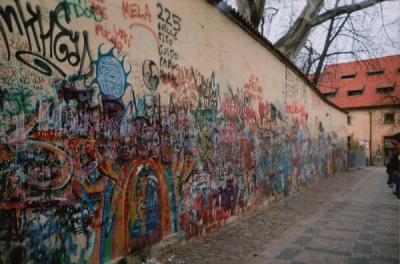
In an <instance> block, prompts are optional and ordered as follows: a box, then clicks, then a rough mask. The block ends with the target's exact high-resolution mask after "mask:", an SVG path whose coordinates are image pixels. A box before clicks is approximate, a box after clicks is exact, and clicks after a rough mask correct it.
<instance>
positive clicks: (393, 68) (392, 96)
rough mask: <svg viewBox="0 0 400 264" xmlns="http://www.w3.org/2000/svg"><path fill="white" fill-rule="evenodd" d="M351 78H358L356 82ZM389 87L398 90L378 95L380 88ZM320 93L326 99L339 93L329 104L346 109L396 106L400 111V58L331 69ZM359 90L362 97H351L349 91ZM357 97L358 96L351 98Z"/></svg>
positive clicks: (331, 67)
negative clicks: (329, 95) (328, 95)
mask: <svg viewBox="0 0 400 264" xmlns="http://www.w3.org/2000/svg"><path fill="white" fill-rule="evenodd" d="M382 70H383V73H381V74H380V73H379V72H380V71H382ZM374 72H375V74H373V73H374ZM368 73H369V74H368ZM351 75H353V76H354V75H355V76H354V77H353V78H352V76H351ZM346 76H347V78H346ZM385 87H393V89H394V90H393V91H392V92H390V93H377V88H385ZM319 90H320V91H321V93H323V94H325V95H326V94H329V93H331V94H334V93H335V94H336V95H335V96H331V97H328V99H329V101H331V102H332V103H334V104H335V105H337V106H339V107H340V108H344V109H347V108H358V107H371V106H380V105H393V104H395V105H398V106H399V107H400V54H399V55H393V56H387V57H382V58H376V59H370V60H364V61H357V62H348V63H340V64H332V65H328V66H326V68H325V70H324V73H323V75H322V77H321V81H320V84H319ZM355 90H360V91H361V92H362V94H361V95H353V96H349V95H348V92H349V91H355ZM354 93H355V94H357V92H352V93H350V94H354ZM358 93H359V92H358Z"/></svg>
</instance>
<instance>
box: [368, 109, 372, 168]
mask: <svg viewBox="0 0 400 264" xmlns="http://www.w3.org/2000/svg"><path fill="white" fill-rule="evenodd" d="M368 113H369V165H370V166H372V112H371V111H368Z"/></svg>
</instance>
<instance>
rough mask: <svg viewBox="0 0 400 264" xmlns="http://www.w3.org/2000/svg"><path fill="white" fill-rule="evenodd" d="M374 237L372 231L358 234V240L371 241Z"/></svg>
mask: <svg viewBox="0 0 400 264" xmlns="http://www.w3.org/2000/svg"><path fill="white" fill-rule="evenodd" d="M374 238H375V235H374V234H373V233H360V234H359V235H358V239H359V240H365V241H373V240H374Z"/></svg>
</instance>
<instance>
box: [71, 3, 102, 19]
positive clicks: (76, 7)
mask: <svg viewBox="0 0 400 264" xmlns="http://www.w3.org/2000/svg"><path fill="white" fill-rule="evenodd" d="M65 4H66V5H67V6H68V8H69V10H70V12H71V13H73V14H74V15H75V17H76V18H80V17H86V18H89V19H92V18H93V20H94V21H96V22H101V21H103V19H105V18H107V15H106V13H105V7H101V6H98V5H94V4H92V5H91V6H88V5H87V3H86V0H84V1H82V0H72V1H65Z"/></svg>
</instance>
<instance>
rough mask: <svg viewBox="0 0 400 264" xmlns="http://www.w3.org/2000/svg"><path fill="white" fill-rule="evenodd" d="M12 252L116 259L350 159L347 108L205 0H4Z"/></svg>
mask: <svg viewBox="0 0 400 264" xmlns="http://www.w3.org/2000/svg"><path fill="white" fill-rule="evenodd" d="M0 51H1V54H0V64H1V75H0V93H1V101H0V218H1V219H2V221H1V223H0V253H1V254H0V260H1V261H0V262H1V263H24V262H28V263H107V262H110V261H111V260H113V259H116V258H118V257H121V256H127V255H140V254H143V252H147V251H148V250H149V249H151V248H152V247H153V246H154V245H156V244H158V243H160V242H162V241H166V240H168V239H170V238H177V239H179V240H186V239H190V238H193V237H196V236H200V235H202V234H204V233H206V232H210V231H211V230H213V229H216V228H218V227H219V226H221V225H223V224H224V223H225V222H226V221H229V220H230V219H232V218H234V217H235V216H236V215H238V214H241V213H243V212H246V211H247V210H251V208H254V206H255V205H256V204H257V203H262V202H264V201H267V200H276V199H280V198H282V197H284V196H287V195H290V194H291V193H293V192H296V190H297V189H298V188H299V186H300V185H301V184H305V183H307V182H308V181H311V180H313V179H315V178H317V177H321V176H326V175H328V174H332V173H333V172H334V171H337V170H343V169H345V167H346V164H347V161H346V159H347V149H346V135H347V132H346V115H345V114H344V113H343V112H341V111H339V110H337V109H335V108H333V107H331V106H330V105H328V104H326V103H325V102H324V101H322V100H321V98H320V97H319V96H317V94H315V92H314V91H312V89H311V88H310V87H309V86H308V84H307V83H306V82H305V81H304V80H303V79H302V78H300V76H299V75H298V74H297V73H296V72H295V71H293V70H292V69H291V68H290V67H289V66H287V65H285V63H283V61H282V60H280V59H279V58H278V57H277V56H276V55H274V52H273V51H272V50H270V49H268V48H266V47H265V46H263V45H262V44H260V43H259V42H258V41H256V40H255V39H254V38H253V37H251V36H250V35H249V34H248V33H247V32H245V31H244V30H243V29H242V28H240V27H239V26H238V25H236V24H235V23H233V22H232V21H231V20H230V19H229V18H228V17H227V16H225V15H224V14H222V13H221V12H220V11H219V10H218V9H217V7H216V6H214V5H211V4H210V3H208V2H207V1H202V0H196V1H181V0H165V1H159V2H158V1H152V0H148V1H144V0H143V1H133V0H130V1H122V2H120V1H109V0H102V1H100V0H90V1H79V0H74V1H73V0H69V1H50V0H41V1H18V0H16V1H1V3H0Z"/></svg>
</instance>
